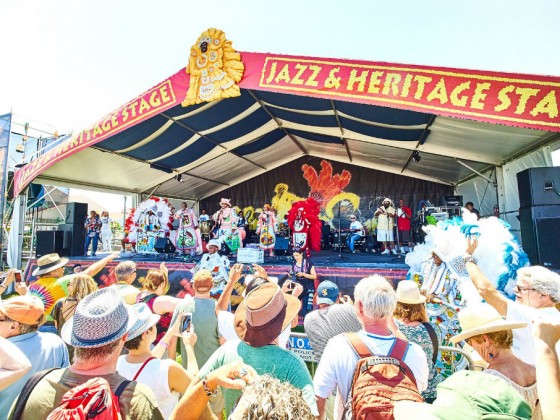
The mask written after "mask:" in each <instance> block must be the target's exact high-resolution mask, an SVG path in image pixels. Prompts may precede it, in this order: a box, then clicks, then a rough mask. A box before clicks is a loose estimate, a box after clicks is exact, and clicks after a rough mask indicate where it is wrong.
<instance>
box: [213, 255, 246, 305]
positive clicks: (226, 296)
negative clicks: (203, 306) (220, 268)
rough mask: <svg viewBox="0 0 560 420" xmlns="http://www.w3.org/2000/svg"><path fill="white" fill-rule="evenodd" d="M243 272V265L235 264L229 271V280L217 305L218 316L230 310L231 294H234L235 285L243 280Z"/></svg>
mask: <svg viewBox="0 0 560 420" xmlns="http://www.w3.org/2000/svg"><path fill="white" fill-rule="evenodd" d="M241 270H243V264H234V265H233V267H231V269H230V270H229V280H228V282H227V284H226V286H225V287H224V291H223V292H222V294H221V295H220V297H219V299H218V302H217V304H216V315H218V313H219V312H220V311H227V310H228V308H229V300H230V298H231V293H232V292H233V288H234V286H235V283H237V282H238V281H239V279H240V278H241Z"/></svg>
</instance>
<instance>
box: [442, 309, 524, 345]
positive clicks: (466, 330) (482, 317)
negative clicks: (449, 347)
mask: <svg viewBox="0 0 560 420" xmlns="http://www.w3.org/2000/svg"><path fill="white" fill-rule="evenodd" d="M458 316H459V324H461V329H462V330H463V331H462V332H461V334H457V335H456V336H454V337H451V339H450V341H451V342H452V343H453V344H456V343H458V342H459V341H461V340H465V339H467V338H471V337H474V336H475V335H481V334H488V333H491V332H496V331H505V330H513V329H516V328H524V327H526V326H527V323H526V322H511V321H506V320H504V319H503V318H502V317H501V316H500V314H499V313H498V311H497V310H496V309H494V308H493V307H492V306H490V305H489V304H487V303H479V304H476V305H471V306H467V307H466V308H465V309H463V310H462V311H460V312H459V313H458Z"/></svg>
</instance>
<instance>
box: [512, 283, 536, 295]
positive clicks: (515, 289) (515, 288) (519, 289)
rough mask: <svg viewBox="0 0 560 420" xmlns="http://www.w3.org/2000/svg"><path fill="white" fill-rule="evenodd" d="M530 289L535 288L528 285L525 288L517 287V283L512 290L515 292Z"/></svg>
mask: <svg viewBox="0 0 560 420" xmlns="http://www.w3.org/2000/svg"><path fill="white" fill-rule="evenodd" d="M531 290H535V289H533V288H529V287H527V288H521V287H519V286H518V285H517V284H516V285H515V287H514V288H513V291H514V292H515V293H521V292H530V291H531Z"/></svg>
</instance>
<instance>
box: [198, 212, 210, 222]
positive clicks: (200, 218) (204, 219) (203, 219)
mask: <svg viewBox="0 0 560 420" xmlns="http://www.w3.org/2000/svg"><path fill="white" fill-rule="evenodd" d="M208 220H210V216H208V215H207V214H206V210H204V209H202V210H201V211H200V216H198V221H199V222H207V221H208Z"/></svg>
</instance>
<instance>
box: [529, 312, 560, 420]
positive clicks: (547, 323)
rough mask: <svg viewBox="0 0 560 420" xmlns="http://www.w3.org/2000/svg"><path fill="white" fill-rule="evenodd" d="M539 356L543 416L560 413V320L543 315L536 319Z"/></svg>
mask: <svg viewBox="0 0 560 420" xmlns="http://www.w3.org/2000/svg"><path fill="white" fill-rule="evenodd" d="M533 334H534V335H535V337H534V338H535V352H536V356H537V389H538V391H539V398H540V406H541V409H542V414H543V418H545V419H553V418H555V417H556V416H558V413H560V358H559V357H558V355H559V354H560V352H559V351H558V347H559V344H560V320H558V319H552V318H547V317H541V318H539V319H537V320H535V321H534V326H533Z"/></svg>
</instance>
